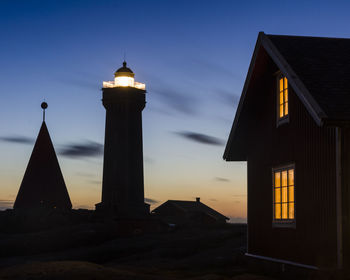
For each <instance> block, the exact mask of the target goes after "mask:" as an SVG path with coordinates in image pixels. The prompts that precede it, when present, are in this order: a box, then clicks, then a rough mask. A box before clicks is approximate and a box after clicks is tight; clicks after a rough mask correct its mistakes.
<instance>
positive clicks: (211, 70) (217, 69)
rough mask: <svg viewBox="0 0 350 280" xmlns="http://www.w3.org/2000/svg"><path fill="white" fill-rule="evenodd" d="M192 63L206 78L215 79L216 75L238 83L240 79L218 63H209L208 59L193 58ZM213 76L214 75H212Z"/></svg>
mask: <svg viewBox="0 0 350 280" xmlns="http://www.w3.org/2000/svg"><path fill="white" fill-rule="evenodd" d="M192 62H193V63H194V65H196V66H197V68H198V69H199V70H200V71H201V73H203V75H206V76H214V77H216V76H217V74H218V73H220V75H221V76H226V77H227V78H230V79H234V80H236V81H240V80H241V78H242V77H240V76H239V75H237V74H235V73H234V72H232V71H231V70H230V69H229V68H227V67H225V66H223V65H221V64H220V63H217V62H213V61H210V60H208V59H202V58H193V59H192ZM213 74H215V75H213Z"/></svg>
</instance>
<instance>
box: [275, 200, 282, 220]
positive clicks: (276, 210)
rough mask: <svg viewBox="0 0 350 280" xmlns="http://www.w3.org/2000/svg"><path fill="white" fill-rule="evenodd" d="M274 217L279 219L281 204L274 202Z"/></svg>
mask: <svg viewBox="0 0 350 280" xmlns="http://www.w3.org/2000/svg"><path fill="white" fill-rule="evenodd" d="M275 219H281V204H280V203H277V204H275Z"/></svg>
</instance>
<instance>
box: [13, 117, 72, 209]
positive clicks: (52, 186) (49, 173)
mask: <svg viewBox="0 0 350 280" xmlns="http://www.w3.org/2000/svg"><path fill="white" fill-rule="evenodd" d="M40 206H45V207H50V208H53V207H57V208H61V209H62V208H64V209H71V208H72V203H71V201H70V198H69V194H68V191H67V188H66V184H65V182H64V179H63V176H62V172H61V169H60V166H59V163H58V160H57V156H56V153H55V149H54V147H53V145H52V141H51V138H50V135H49V131H48V130H47V127H46V124H45V122H43V123H42V125H41V128H40V131H39V134H38V137H37V139H36V142H35V145H34V148H33V152H32V155H31V156H30V159H29V163H28V166H27V169H26V171H25V174H24V177H23V180H22V183H21V186H20V188H19V191H18V194H17V197H16V201H15V204H14V208H15V209H23V208H38V207H40Z"/></svg>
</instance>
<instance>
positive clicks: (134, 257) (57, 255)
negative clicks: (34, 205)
mask: <svg viewBox="0 0 350 280" xmlns="http://www.w3.org/2000/svg"><path fill="white" fill-rule="evenodd" d="M8 226H9V224H8ZM9 227H11V226H9ZM9 227H8V228H7V229H6V230H5V229H4V228H1V229H2V233H0V234H1V235H0V236H1V239H0V248H1V250H0V279H28V278H25V277H29V278H30V279H62V278H65V277H69V278H70V279H73V278H74V279H196V277H202V276H206V275H217V277H228V278H227V279H231V277H233V276H237V275H241V274H244V273H246V269H245V265H244V258H243V254H244V251H245V244H246V225H239V224H236V225H233V224H227V225H220V226H211V227H178V228H176V227H174V228H168V229H166V230H165V231H162V232H153V233H152V232H148V233H142V232H139V231H135V230H134V231H131V232H129V234H124V235H123V234H119V235H118V234H116V232H117V231H116V227H118V222H117V221H113V220H105V221H103V222H101V221H95V222H91V220H89V219H88V218H87V217H85V220H82V221H81V223H76V221H75V224H71V225H69V224H66V225H62V226H51V227H49V228H46V229H42V230H39V231H37V230H34V231H33V230H29V228H24V227H22V228H21V229H19V228H16V227H13V229H16V230H15V231H16V232H13V231H12V232H10V230H9ZM23 277H24V278H23ZM203 279H226V278H203ZM242 279H243V278H242ZM244 279H245V278H244Z"/></svg>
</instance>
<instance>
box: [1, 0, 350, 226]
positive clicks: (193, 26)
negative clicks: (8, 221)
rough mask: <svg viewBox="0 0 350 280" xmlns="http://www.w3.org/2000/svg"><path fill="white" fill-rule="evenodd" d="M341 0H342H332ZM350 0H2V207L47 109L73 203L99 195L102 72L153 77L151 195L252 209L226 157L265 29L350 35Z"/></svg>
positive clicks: (148, 121)
mask: <svg viewBox="0 0 350 280" xmlns="http://www.w3.org/2000/svg"><path fill="white" fill-rule="evenodd" d="M330 3H332V4H330ZM349 10H350V2H348V1H344V2H337V1H332V2H329V1H300V2H298V1H278V2H277V1H233V0H232V1H204V0H198V1H189V0H187V1H181V0H176V1H160V0H159V1H151V0H148V1H137V0H134V1H107V0H99V1H97V0H96V1H89V0H85V1H74V0H70V1H64V0H61V1H54V0H52V1H35V0H31V1H24V0H23V1H17V0H0V38H1V39H0V96H1V103H0V123H1V125H0V157H1V162H0V179H1V180H0V209H4V208H6V207H12V204H13V201H14V199H15V197H16V194H17V191H18V189H19V185H20V183H21V180H22V177H23V174H24V171H25V168H26V165H27V163H28V160H29V157H30V154H31V152H32V148H33V141H34V140H35V138H36V136H37V134H38V132H39V128H40V125H41V121H42V110H41V108H40V103H41V102H42V101H43V100H44V99H45V101H46V102H47V103H48V104H49V107H48V109H47V114H46V123H47V126H48V129H49V132H50V134H51V138H52V141H53V143H54V146H55V149H56V152H57V154H58V159H59V162H60V165H61V169H62V172H63V175H64V178H65V181H66V185H67V188H68V191H69V194H70V196H71V200H72V203H73V207H74V208H80V207H83V208H94V204H95V203H98V202H100V196H101V178H102V163H103V153H102V152H103V141H104V125H105V123H104V122H105V110H104V108H103V106H102V104H101V90H100V89H101V87H102V81H104V80H105V81H106V80H112V79H113V73H114V71H115V70H116V69H118V68H119V67H120V66H121V64H122V61H123V58H124V54H125V55H126V61H127V62H128V66H129V67H130V68H131V69H132V70H133V71H134V73H135V80H136V81H139V82H142V83H145V84H146V89H147V95H146V99H147V105H146V108H145V109H144V111H143V135H144V160H145V166H144V173H145V196H146V198H147V201H148V202H151V204H152V208H153V207H154V206H157V205H159V204H160V203H162V202H164V201H166V200H167V199H180V200H194V199H195V197H197V196H198V197H201V200H202V201H203V202H204V203H207V204H208V205H209V206H212V207H213V208H215V209H217V210H218V211H220V212H222V213H223V214H224V215H226V216H228V217H230V218H231V221H232V222H235V221H244V220H245V218H246V164H245V163H242V162H225V161H223V159H222V155H223V152H224V147H225V143H226V140H227V137H228V134H229V132H230V128H231V125H232V121H233V118H234V114H235V111H236V106H237V103H238V101H239V97H240V93H241V90H242V87H243V83H244V80H245V76H246V73H247V70H248V66H249V63H250V59H251V56H252V52H253V49H254V45H255V42H256V39H257V36H258V32H259V31H264V32H265V33H268V34H286V35H309V36H328V37H350V34H349V33H350V28H349V27H350V17H349Z"/></svg>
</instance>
